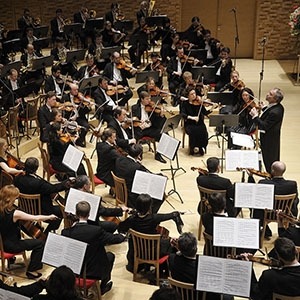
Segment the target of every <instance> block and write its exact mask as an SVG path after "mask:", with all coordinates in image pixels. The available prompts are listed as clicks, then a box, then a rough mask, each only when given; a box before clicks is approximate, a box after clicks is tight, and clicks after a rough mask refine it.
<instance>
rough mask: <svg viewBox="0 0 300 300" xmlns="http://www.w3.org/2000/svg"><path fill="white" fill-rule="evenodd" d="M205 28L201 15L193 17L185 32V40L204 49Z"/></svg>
mask: <svg viewBox="0 0 300 300" xmlns="http://www.w3.org/2000/svg"><path fill="white" fill-rule="evenodd" d="M204 33H205V29H204V27H203V26H202V24H201V22H200V18H199V17H196V16H195V17H193V18H192V20H191V25H190V26H189V28H188V29H187V30H186V31H184V32H183V40H187V41H188V42H189V43H191V44H192V45H193V47H195V48H199V49H203V48H204V47H205V45H204V39H203V36H204Z"/></svg>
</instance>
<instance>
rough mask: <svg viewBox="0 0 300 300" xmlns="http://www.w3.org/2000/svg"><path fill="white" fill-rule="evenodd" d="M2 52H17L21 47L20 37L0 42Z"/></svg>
mask: <svg viewBox="0 0 300 300" xmlns="http://www.w3.org/2000/svg"><path fill="white" fill-rule="evenodd" d="M2 47H3V50H4V53H13V52H19V51H21V49H22V45H21V39H19V38H18V39H13V40H9V41H5V42H3V43H2Z"/></svg>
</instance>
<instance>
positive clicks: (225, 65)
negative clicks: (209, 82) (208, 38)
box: [213, 47, 232, 91]
mask: <svg viewBox="0 0 300 300" xmlns="http://www.w3.org/2000/svg"><path fill="white" fill-rule="evenodd" d="M229 54H230V49H229V48H228V47H224V48H222V49H221V51H220V55H219V58H218V59H217V60H216V61H215V62H213V64H214V65H215V68H216V87H215V90H216V91H219V90H220V89H221V88H222V87H223V86H225V85H226V84H227V83H229V82H230V74H231V71H232V60H231V58H230V56H229Z"/></svg>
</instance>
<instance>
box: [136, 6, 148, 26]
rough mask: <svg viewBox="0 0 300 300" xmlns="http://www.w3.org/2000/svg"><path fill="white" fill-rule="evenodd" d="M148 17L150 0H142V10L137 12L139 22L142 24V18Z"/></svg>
mask: <svg viewBox="0 0 300 300" xmlns="http://www.w3.org/2000/svg"><path fill="white" fill-rule="evenodd" d="M147 17H148V1H142V2H141V4H140V10H139V11H137V13H136V19H137V23H138V25H139V26H140V25H141V23H140V20H141V18H144V19H146V18H147Z"/></svg>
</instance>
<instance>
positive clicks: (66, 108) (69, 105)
mask: <svg viewBox="0 0 300 300" xmlns="http://www.w3.org/2000/svg"><path fill="white" fill-rule="evenodd" d="M55 107H57V109H59V110H64V111H67V112H70V111H73V110H74V109H75V106H74V105H73V103H72V102H70V101H66V102H64V103H59V102H56V105H55Z"/></svg>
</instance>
